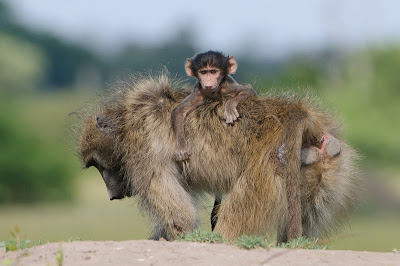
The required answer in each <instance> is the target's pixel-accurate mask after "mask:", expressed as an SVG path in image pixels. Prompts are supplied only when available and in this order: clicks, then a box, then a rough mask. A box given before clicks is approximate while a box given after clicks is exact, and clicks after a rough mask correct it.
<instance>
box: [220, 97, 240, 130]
mask: <svg viewBox="0 0 400 266" xmlns="http://www.w3.org/2000/svg"><path fill="white" fill-rule="evenodd" d="M238 118H239V113H238V111H237V109H236V107H235V106H233V105H232V104H229V102H227V103H226V105H225V111H224V119H225V122H226V123H227V124H230V125H233V122H234V121H236V120H237V119H238Z"/></svg>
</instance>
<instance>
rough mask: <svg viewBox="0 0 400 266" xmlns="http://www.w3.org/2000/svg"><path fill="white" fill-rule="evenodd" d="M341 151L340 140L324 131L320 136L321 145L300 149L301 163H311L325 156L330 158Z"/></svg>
mask: <svg viewBox="0 0 400 266" xmlns="http://www.w3.org/2000/svg"><path fill="white" fill-rule="evenodd" d="M340 151H341V146H340V142H339V140H338V139H336V138H335V137H333V136H332V135H331V134H328V133H326V134H325V135H324V136H323V137H322V138H321V147H320V148H318V147H317V146H310V147H306V148H302V149H301V157H300V158H301V159H300V160H301V164H302V165H305V166H307V165H311V164H314V163H316V162H317V161H319V160H322V159H324V158H326V157H328V158H331V157H335V156H337V155H338V154H339V153H340Z"/></svg>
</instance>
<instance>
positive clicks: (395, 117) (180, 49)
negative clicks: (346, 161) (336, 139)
mask: <svg viewBox="0 0 400 266" xmlns="http://www.w3.org/2000/svg"><path fill="white" fill-rule="evenodd" d="M72 2H74V1H72ZM75 2H76V1H75ZM89 2H90V1H89ZM120 2H121V3H123V4H121V3H120ZM322 2H324V1H322ZM326 2H327V3H328V2H329V3H330V4H331V5H332V3H333V2H332V1H326ZM339 2H340V3H341V4H343V5H344V6H343V7H341V6H340V3H339V5H338V6H336V5H335V8H333V9H332V13H331V12H330V11H331V10H330V8H325V9H324V10H325V13H323V14H322V15H321V16H327V17H328V18H329V20H332V21H336V19H338V20H339V19H343V15H342V14H343V13H346V6H345V4H344V2H343V1H342V2H341V1H339ZM350 2H354V1H350ZM27 3H28V1H23V0H18V1H16V2H15V3H14V2H11V1H1V2H0V242H1V241H5V240H8V239H9V238H10V230H12V229H13V228H14V225H19V227H20V228H21V231H22V235H21V236H22V237H24V238H25V239H29V240H30V241H31V244H33V245H35V244H39V243H43V242H46V241H68V240H76V239H81V240H124V239H143V238H147V236H148V235H149V232H150V227H149V225H148V221H147V220H146V218H145V217H143V215H142V214H141V213H140V212H139V211H138V210H137V208H136V204H135V203H136V202H135V199H125V200H122V201H117V202H116V201H113V202H110V201H109V200H108V197H107V193H106V189H105V185H104V184H103V181H102V179H101V177H100V175H99V173H98V172H97V171H96V170H93V169H89V170H84V171H83V170H82V168H81V165H80V163H79V161H78V158H77V156H76V154H75V152H74V150H73V143H72V142H71V141H70V132H69V130H68V123H69V122H68V121H69V118H68V114H69V113H70V112H73V111H76V110H79V109H80V108H82V107H84V106H85V104H87V103H88V102H90V100H91V99H93V98H94V97H95V96H96V94H98V93H99V92H101V91H103V90H104V89H106V88H107V87H109V85H110V84H112V83H113V81H115V80H118V79H119V78H123V77H125V76H126V75H127V74H129V73H132V72H135V71H146V70H152V71H158V70H159V69H160V67H161V66H162V65H165V66H167V68H168V69H169V71H170V72H171V73H172V74H173V75H176V76H177V77H184V76H185V74H184V71H183V62H184V60H185V58H186V57H190V56H192V55H193V54H195V53H196V52H201V51H205V50H209V49H217V50H223V51H224V52H226V53H233V54H234V55H235V57H236V58H237V61H238V63H239V70H238V73H237V74H235V78H236V79H237V80H238V81H239V82H240V83H244V82H246V83H247V82H248V83H252V84H253V85H254V87H255V88H256V89H257V90H258V91H259V92H260V93H261V92H263V91H268V90H275V91H278V92H279V91H285V90H295V91H304V90H305V89H307V90H311V91H313V93H314V94H316V95H317V96H318V97H319V98H321V99H322V102H323V103H324V105H325V106H326V107H327V109H328V110H331V111H333V112H337V113H339V115H340V116H341V117H342V119H343V122H344V124H345V125H346V127H345V136H346V138H347V139H348V140H349V142H350V143H351V144H352V145H353V146H354V147H355V148H356V149H357V150H358V152H359V153H360V154H361V155H362V167H361V168H362V171H363V175H364V176H365V180H366V183H367V185H368V192H367V193H366V198H365V199H364V202H363V204H362V205H361V207H360V208H359V209H358V210H357V212H356V214H355V215H353V216H352V217H351V220H350V222H349V223H348V224H345V225H344V228H343V230H342V231H340V232H339V233H337V234H334V235H332V236H331V237H329V238H326V239H324V240H323V241H324V242H325V243H327V244H329V245H330V246H331V248H336V249H352V250H371V251H391V250H392V249H394V248H397V249H400V165H399V159H400V138H399V137H398V136H399V132H400V123H399V121H400V120H399V115H400V38H399V37H400V31H399V32H396V31H393V32H391V31H386V32H385V29H388V28H386V26H385V24H382V22H381V21H378V20H376V21H375V20H374V16H373V15H372V16H367V17H362V16H361V19H366V20H367V21H368V23H369V24H371V25H373V26H374V25H375V26H376V25H378V26H380V27H378V26H376V27H375V28H373V29H375V31H376V32H379V31H382V32H385V34H386V35H384V36H386V37H385V38H384V37H381V35H379V34H378V35H372V37H371V36H370V37H369V38H365V39H368V40H364V39H363V38H362V37H360V38H361V40H364V41H363V42H359V41H358V42H357V40H355V41H351V40H350V41H349V40H346V38H345V37H346V36H347V35H346V34H350V35H351V31H350V32H348V31H349V30H348V29H346V27H347V25H345V24H346V23H344V22H342V23H337V24H334V26H335V27H336V26H338V28H337V29H336V28H335V30H327V29H325V28H322V29H321V30H320V34H322V35H324V34H325V35H326V36H325V37H324V38H325V42H317V41H315V43H313V44H312V45H311V44H310V42H308V43H307V42H304V44H303V45H302V46H301V45H300V47H297V48H294V47H293V46H290V47H289V46H285V45H282V46H280V45H279V43H278V44H277V43H276V42H275V43H274V42H272V41H271V45H270V46H268V45H263V44H262V43H260V42H258V41H256V39H254V41H253V39H252V38H256V36H259V35H263V34H264V32H263V31H260V30H259V29H256V27H260V26H261V27H263V26H265V28H266V30H265V31H266V32H268V34H269V35H268V36H267V42H268V38H270V39H271V40H272V38H275V37H274V36H280V34H284V33H285V31H289V29H290V26H293V25H295V24H296V25H300V26H299V27H300V29H301V28H303V31H301V30H299V32H298V33H297V34H294V35H293V36H291V35H290V34H288V36H289V37H288V38H287V40H286V42H293V43H294V44H296V41H299V40H298V39H300V40H301V39H310V41H311V42H313V39H312V38H313V37H312V36H309V35H308V33H307V24H306V22H304V27H302V26H301V25H302V20H298V21H297V20H296V18H291V20H289V22H286V23H289V24H286V26H285V25H282V27H280V24H279V23H281V22H279V21H278V22H277V25H278V26H277V27H276V29H273V30H271V28H269V27H268V26H269V25H267V24H268V23H267V22H265V21H263V20H261V19H260V22H250V23H248V24H246V27H247V29H249V30H248V31H246V32H245V33H244V32H243V30H242V29H241V28H235V27H230V26H229V25H226V23H222V22H224V21H229V19H234V20H239V19H243V18H246V16H247V18H248V17H249V16H251V15H252V14H251V12H250V13H246V12H245V11H243V10H242V11H240V12H244V14H245V15H244V17H243V18H242V17H240V16H239V15H235V16H233V17H232V18H230V16H231V14H229V13H227V14H225V13H220V14H219V18H220V20H221V21H215V20H213V19H207V14H205V15H204V14H203V15H204V17H203V18H202V20H200V21H204V22H203V23H200V24H194V23H192V20H191V18H190V16H189V17H186V18H185V15H184V14H180V13H179V11H176V12H178V13H176V17H179V16H182V17H184V19H181V20H179V19H178V22H180V23H175V24H174V23H170V24H169V26H168V27H163V28H161V29H153V31H149V32H147V34H148V36H152V38H147V39H146V38H144V37H143V40H141V38H140V36H141V35H140V34H138V35H137V36H133V37H132V38H121V39H120V41H119V39H114V38H115V36H111V35H110V38H111V39H113V41H112V42H108V44H107V45H102V44H101V41H96V39H95V38H94V37H93V36H86V35H84V34H82V35H79V34H78V36H75V38H68V37H66V36H67V35H68V34H62V31H63V30H64V31H66V30H65V28H62V27H60V29H59V31H58V30H57V23H54V25H55V26H54V27H53V30H48V28H46V27H45V26H43V25H44V24H46V23H47V24H52V23H51V19H54V21H55V22H56V21H57V16H53V17H52V16H49V18H51V19H50V20H48V21H47V22H46V21H45V20H43V21H44V22H43V23H42V24H40V23H33V22H34V19H32V16H31V20H29V19H27V18H29V14H31V13H32V14H34V11H35V10H38V8H42V7H43V8H44V7H46V6H45V5H46V4H47V5H48V6H47V7H48V8H47V11H46V12H48V13H49V14H52V12H54V14H57V12H60V10H58V9H57V10H58V11H57V12H56V9H53V10H52V8H51V6H50V3H51V2H50V1H47V2H46V1H44V3H42V5H43V6H42V7H39V6H37V4H29V5H28V4H27ZM95 3H97V2H93V1H92V5H95ZM369 3H370V2H369ZM385 3H386V2H385ZM388 3H389V7H388V6H387V5H388ZM388 3H386V6H385V5H384V6H383V7H386V8H388V10H390V9H392V8H391V7H390V4H393V3H395V4H397V3H396V2H395V1H389V2H388ZM118 4H121V6H118ZM206 4H208V2H206ZM249 4H250V5H251V3H249ZM381 4H382V3H381ZM64 5H67V6H68V4H66V3H64ZM70 5H71V6H68V7H69V8H70V9H73V8H76V9H79V8H88V7H87V4H84V5H83V6H81V7H80V6H79V5H73V4H70ZM137 5H140V4H132V3H131V2H129V1H116V4H115V10H117V11H119V10H120V11H121V12H122V11H123V10H126V9H129V8H132V12H134V11H133V10H135V8H136V9H138V6H137ZM174 5H182V6H183V5H184V2H182V3H179V1H178V2H177V3H175V2H174ZM307 5H308V2H307ZM309 5H310V9H312V10H316V11H315V12H317V13H318V9H317V8H315V7H313V6H315V5H316V3H315V2H313V3H309ZM377 5H379V4H377ZM397 5H398V4H397ZM329 6H330V5H328V7H329ZM367 7H368V8H369V9H368V10H367V12H366V13H367V14H369V13H368V12H372V11H371V10H375V7H374V6H373V4H371V3H370V4H369V5H368V6H367ZM379 7H380V8H381V10H386V9H384V8H383V7H382V6H379ZM30 8H31V9H30ZM236 8H239V9H240V7H236ZM265 8H266V9H265V10H266V14H265V15H266V16H269V15H271V16H272V15H273V14H272V13H274V12H273V11H271V8H272V7H271V6H269V5H266V7H265ZM276 8H277V9H278V11H277V12H278V13H279V12H282V19H288V18H287V17H284V14H285V12H288V11H287V10H285V9H282V10H279V7H276ZM382 8H383V9H382ZM44 9H45V8H44ZM60 9H62V7H60ZM93 9H96V6H93ZM139 9H140V6H139ZM188 9H190V8H189V7H188ZM393 9H395V8H393ZM228 10H231V9H228ZM232 10H234V9H232ZM267 10H268V11H267ZM354 10H358V9H357V8H354ZM92 11H93V10H91V9H88V10H86V11H85V12H86V13H84V14H87V17H88V18H87V20H86V21H87V23H86V24H85V23H81V24H79V23H75V24H74V25H73V26H72V30H71V29H70V33H71V31H72V32H73V31H74V30H76V31H79V29H80V28H88V29H89V30H87V31H88V32H90V27H89V26H88V25H90V24H95V23H94V22H92V23H90V18H91V17H92V16H91V14H92V13H91V12H92ZM65 12H66V14H65V16H70V15H74V13H67V12H69V11H67V10H66V11H65ZM110 12H112V11H110ZM135 12H143V13H144V14H145V16H147V17H148V18H149V19H154V18H152V16H154V14H152V12H153V11H152V10H147V9H146V7H143V10H139V11H138V10H136V11H135ZM163 12H168V11H167V10H166V11H163ZM171 12H173V9H172V7H171ZM230 12H232V11H230ZM372 13H373V12H372ZM21 14H22V15H21ZM25 14H26V15H27V16H25ZM80 14H83V13H82V12H81V13H80ZM96 14H97V13H96ZM105 15H106V16H108V15H110V14H109V13H108V14H107V12H106V13H105ZM132 15H134V14H132ZM275 15H276V14H275ZM353 15H354V17H355V20H354V21H353V20H350V22H351V23H353V22H354V23H355V24H357V23H358V24H360V23H362V22H363V21H358V20H357V18H358V19H360V16H357V14H350V17H351V18H352V16H353ZM110 16H111V15H110ZM114 16H115V14H114ZM117 16H118V15H117ZM186 16H187V15H186ZM223 16H226V17H227V18H224V17H223ZM381 16H385V14H383V15H382V14H381ZM228 18H229V19H228ZM375 19H376V17H375ZM394 19H396V18H394ZM160 20H162V18H160ZM193 20H194V19H193ZM397 20H398V18H397ZM36 22H37V21H36ZM206 22H207V23H206ZM208 22H210V24H208ZM120 23H121V24H123V25H124V26H127V25H128V28H129V23H130V22H129V20H128V21H120ZM161 23H163V22H161ZM165 23H166V24H168V23H169V22H168V21H165ZM252 23H253V24H252ZM263 23H265V24H266V25H263ZM282 23H283V22H282ZM145 24H146V22H145V21H143V24H140V25H134V26H135V27H136V29H141V27H143V28H145V27H144V26H145ZM205 24H206V25H207V27H213V28H216V29H218V31H217V32H216V33H215V34H214V35H213V34H208V35H207V34H204V35H203V33H204V32H206V33H207V31H204V29H203V26H204V25H205ZM220 24H221V25H220ZM283 24H284V23H283ZM328 24H329V23H328ZM41 25H42V26H41ZM116 25H117V26H118V24H116ZM180 25H184V26H180ZM224 25H226V27H227V29H223V28H221V27H223V26H224ZM288 25H289V26H288ZM329 25H330V24H329ZM329 25H328V26H329ZM396 25H398V24H396ZM92 26H93V25H92ZM94 26H95V28H96V30H97V32H101V31H102V28H101V27H102V25H101V24H99V25H94ZM325 26H326V25H325ZM389 26H390V25H389ZM74 27H75V28H76V29H75V28H74ZM132 27H133V26H132ZM252 27H254V30H253V28H252ZM293 27H294V26H293ZM327 28H329V27H327ZM349 28H351V27H349ZM394 28H396V27H394ZM54 29H55V30H54ZM398 29H400V28H398ZM201 30H203V31H201ZM346 30H347V31H346ZM353 30H354V31H355V32H357V27H355V28H354V29H353ZM241 31H242V32H241ZM341 31H343V32H346V34H343V35H341V34H337V32H341ZM60 32H61V33H60ZM202 32H203V33H202ZM332 32H333V33H332ZM272 33H274V34H275V35H274V34H272ZM233 34H235V35H237V36H239V37H240V38H241V39H240V41H239V40H233V41H232V40H229V39H228V41H226V42H225V43H220V44H219V43H218V41H216V40H218V38H223V36H225V37H226V36H233ZM72 35H73V34H72ZM89 35H90V34H89ZM157 36H162V37H160V38H157ZM165 36H167V37H165ZM382 36H383V35H382ZM85 37H87V38H85ZM135 37H136V38H135ZM341 37H343V38H342V39H341ZM103 38H104V39H107V38H108V35H107V33H106V32H104V36H103ZM277 38H278V37H276V38H275V39H277ZM291 38H292V39H291ZM273 44H274V45H273ZM264 50H265V53H262V52H260V51H264ZM268 50H269V51H270V52H269V53H268V52H267V51H268ZM211 207H212V201H211V199H210V201H208V202H205V203H204V204H203V206H202V207H201V210H200V211H201V215H202V217H203V218H202V228H203V229H205V230H209V220H208V219H209V214H210V211H211Z"/></svg>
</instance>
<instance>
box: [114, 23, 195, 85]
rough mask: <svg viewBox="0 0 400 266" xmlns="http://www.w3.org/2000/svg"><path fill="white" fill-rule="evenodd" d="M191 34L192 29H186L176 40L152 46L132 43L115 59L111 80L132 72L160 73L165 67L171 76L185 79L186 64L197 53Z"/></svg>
mask: <svg viewBox="0 0 400 266" xmlns="http://www.w3.org/2000/svg"><path fill="white" fill-rule="evenodd" d="M191 32H192V30H191V29H189V28H184V29H182V30H181V31H180V32H179V33H178V34H177V35H176V36H175V37H174V38H172V39H170V40H168V41H166V42H164V43H160V44H156V45H151V46H149V45H145V44H141V43H132V44H130V45H128V46H126V47H125V48H124V49H123V50H122V51H121V52H120V53H119V54H118V55H117V56H116V57H115V58H114V59H113V62H112V66H111V69H113V72H112V73H111V78H113V77H114V78H115V76H120V75H125V74H129V73H131V72H132V71H133V72H135V71H140V72H143V71H148V70H156V71H158V70H160V69H161V67H163V66H166V67H167V69H168V70H169V71H170V73H171V74H173V75H176V74H178V77H182V76H183V77H185V76H186V74H185V71H184V67H183V66H184V62H185V60H186V58H188V57H191V56H192V55H194V53H195V52H196V51H195V49H194V46H193V42H192V40H193V38H192V36H191Z"/></svg>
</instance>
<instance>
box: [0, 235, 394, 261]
mask: <svg viewBox="0 0 400 266" xmlns="http://www.w3.org/2000/svg"><path fill="white" fill-rule="evenodd" d="M57 257H58V258H59V259H57ZM61 257H62V265H299V264H301V265H321V264H324V265H362V266H365V265H400V254H395V253H376V252H358V251H341V250H304V249H281V248H271V249H253V250H245V249H240V248H238V247H235V246H228V245H224V244H203V243H192V242H166V241H149V240H140V241H121V242H114V241H104V242H100V241H98V242H95V241H75V242H64V243H49V244H45V245H42V246H36V247H32V248H30V249H27V250H24V251H14V252H7V253H5V251H4V249H3V250H1V251H0V263H2V264H5V265H58V263H59V262H60V258H61Z"/></svg>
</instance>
